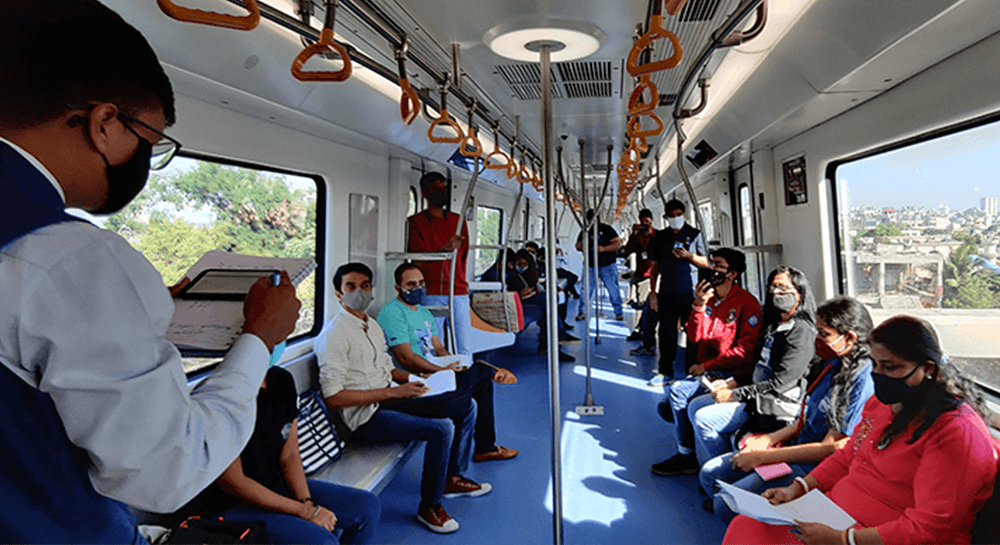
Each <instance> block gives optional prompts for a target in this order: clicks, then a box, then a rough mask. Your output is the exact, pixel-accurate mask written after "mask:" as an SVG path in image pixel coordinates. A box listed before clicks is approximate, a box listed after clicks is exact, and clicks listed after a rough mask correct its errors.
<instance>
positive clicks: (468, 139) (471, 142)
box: [458, 99, 483, 157]
mask: <svg viewBox="0 0 1000 545" xmlns="http://www.w3.org/2000/svg"><path fill="white" fill-rule="evenodd" d="M466 110H467V112H468V114H469V134H467V135H466V136H465V138H463V139H462V141H461V142H460V143H459V144H458V152H459V153H461V154H462V157H480V156H481V155H482V154H483V143H482V142H480V141H479V137H478V136H476V128H475V127H474V126H473V125H472V117H473V114H474V113H475V111H476V100H475V99H472V104H471V105H470V106H469V107H468V108H466ZM470 146H471V147H472V150H471V151H470V150H469V149H468V148H469V147H470Z"/></svg>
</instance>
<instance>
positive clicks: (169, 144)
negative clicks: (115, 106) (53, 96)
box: [66, 104, 181, 170]
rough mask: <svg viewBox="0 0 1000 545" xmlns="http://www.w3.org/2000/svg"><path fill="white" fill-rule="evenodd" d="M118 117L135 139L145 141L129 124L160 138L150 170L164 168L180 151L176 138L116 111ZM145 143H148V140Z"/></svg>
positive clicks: (85, 106) (77, 106)
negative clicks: (133, 124) (140, 127)
mask: <svg viewBox="0 0 1000 545" xmlns="http://www.w3.org/2000/svg"><path fill="white" fill-rule="evenodd" d="M66 107H68V108H70V109H73V110H92V109H94V108H96V107H97V104H67V105H66ZM118 117H119V118H121V119H122V120H124V121H127V122H128V123H124V122H123V123H122V125H125V128H126V129H128V130H129V131H130V132H131V133H132V134H134V135H136V137H138V138H142V139H143V140H146V139H145V138H143V137H142V136H141V135H140V134H139V133H138V132H136V131H135V129H133V128H132V127H131V126H129V123H135V124H137V125H141V126H142V127H144V128H146V129H147V130H149V131H152V132H153V133H154V134H156V135H157V136H159V137H160V140H159V141H157V142H155V143H153V153H152V156H151V157H150V159H149V168H150V169H151V170H160V169H162V168H164V167H166V166H167V165H168V164H169V163H170V160H171V159H173V158H174V155H176V154H177V152H178V151H179V150H180V149H181V143H180V141H178V140H177V139H176V138H172V137H170V136H167V135H166V134H163V133H162V132H160V131H158V130H156V129H154V128H153V127H151V126H149V124H148V123H143V122H142V121H140V120H138V119H136V118H135V117H134V116H131V115H129V114H127V113H125V112H123V111H121V109H119V110H118ZM146 141H147V142H148V141H149V140H146Z"/></svg>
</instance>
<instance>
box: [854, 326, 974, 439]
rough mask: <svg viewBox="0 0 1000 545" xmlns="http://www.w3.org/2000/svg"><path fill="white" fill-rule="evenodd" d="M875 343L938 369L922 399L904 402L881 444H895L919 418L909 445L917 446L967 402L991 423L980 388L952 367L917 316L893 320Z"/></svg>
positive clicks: (878, 333)
mask: <svg viewBox="0 0 1000 545" xmlns="http://www.w3.org/2000/svg"><path fill="white" fill-rule="evenodd" d="M871 342H872V344H879V345H881V346H883V347H885V349H886V350H888V351H889V352H892V353H893V354H895V355H896V356H899V357H900V358H903V359H904V360H906V361H909V362H911V363H913V364H915V365H918V366H919V365H923V364H925V363H926V362H927V361H931V362H933V363H934V365H935V366H936V367H937V372H936V373H935V374H934V375H932V380H931V381H930V384H929V385H927V386H925V387H923V388H922V391H921V395H920V396H919V397H918V398H916V399H913V400H910V401H909V402H906V401H904V402H903V408H902V410H900V411H899V414H897V415H896V417H895V418H894V419H893V420H892V422H891V423H890V424H889V425H888V426H887V427H886V428H885V431H883V432H882V438H881V442H889V441H892V440H893V439H895V438H896V437H898V436H899V435H901V434H902V433H903V432H904V431H906V428H907V427H908V426H909V425H910V423H911V422H913V420H914V419H916V418H918V417H919V418H920V420H921V421H920V425H918V426H917V428H916V429H915V430H913V435H911V436H910V438H909V439H908V440H907V441H906V442H907V443H908V444H913V443H915V442H916V441H917V440H918V439H920V437H921V436H922V435H923V434H924V432H926V431H927V430H928V429H929V428H930V427H931V426H933V425H934V422H935V421H937V419H938V417H939V416H941V415H942V414H944V413H946V412H948V411H953V410H955V409H957V408H958V406H959V405H961V403H962V402H963V401H965V402H966V403H968V404H969V405H970V406H971V407H972V408H973V409H975V410H976V411H977V412H979V414H980V415H981V416H983V418H984V419H986V420H987V421H989V414H990V413H989V411H988V410H987V409H986V408H985V405H984V403H983V396H982V393H981V392H980V391H979V388H977V387H976V385H975V384H973V383H972V381H970V380H969V379H967V378H965V377H964V376H962V374H961V373H959V372H958V370H957V369H955V367H954V366H952V365H951V364H950V363H948V361H947V359H946V358H945V357H944V353H943V352H942V350H941V344H940V343H939V342H938V337H937V333H935V332H934V328H933V327H931V325H930V324H929V323H927V322H926V321H924V320H921V319H920V318H915V317H913V316H905V315H900V316H893V317H892V318H889V319H888V320H886V321H884V322H882V323H881V324H879V326H878V327H876V328H875V330H874V331H872V335H871Z"/></svg>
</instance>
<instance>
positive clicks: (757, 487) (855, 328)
mask: <svg viewBox="0 0 1000 545" xmlns="http://www.w3.org/2000/svg"><path fill="white" fill-rule="evenodd" d="M871 331H872V319H871V315H870V314H868V309H866V308H865V306H864V305H863V304H861V303H860V302H858V301H857V300H856V299H852V298H850V297H835V298H833V299H831V300H829V301H827V302H826V303H824V304H823V305H822V306H820V307H819V308H818V309H817V310H816V343H815V347H816V354H817V355H818V356H819V357H820V358H822V359H823V364H822V365H821V366H816V367H815V370H814V372H813V373H812V375H813V376H811V377H809V378H810V380H809V387H808V388H807V395H806V398H805V400H803V403H802V408H801V409H800V410H799V415H798V418H796V419H795V422H793V423H791V424H789V425H788V426H785V427H784V428H781V429H780V430H777V431H775V432H772V433H766V434H765V433H761V434H756V435H751V436H749V437H748V438H747V439H746V440H745V446H744V447H743V448H742V450H740V451H739V452H736V453H732V452H730V453H727V454H723V455H722V456H717V457H715V458H712V459H711V460H709V461H708V462H706V463H705V465H704V466H702V468H701V472H700V473H699V479H700V480H701V486H702V488H703V489H704V490H707V491H709V492H711V493H714V492H715V491H716V486H717V485H716V481H723V482H727V483H734V484H735V485H736V487H737V488H740V489H743V490H748V491H750V492H753V493H755V494H759V493H761V492H763V491H764V490H765V489H766V488H776V487H779V486H785V485H788V484H790V483H791V482H792V479H794V478H795V477H800V476H803V475H806V474H808V473H809V472H810V471H811V470H812V469H813V468H814V467H816V464H817V463H819V462H820V461H822V460H823V459H824V458H826V457H827V456H829V455H831V454H833V453H834V452H836V451H837V450H839V449H840V448H842V447H843V446H844V445H846V444H847V440H848V438H849V436H850V435H851V434H852V433H853V432H854V427H855V426H856V425H857V424H858V422H860V421H861V410H862V408H863V407H864V405H865V402H867V401H868V398H870V397H871V396H872V393H874V386H873V385H872V378H871V360H870V359H869V348H868V339H869V336H870V335H871ZM751 431H753V430H751ZM774 464H783V465H784V466H785V467H786V468H787V469H785V471H790V473H789V474H786V475H783V476H779V477H777V478H775V479H773V480H765V477H767V476H768V475H767V471H766V469H767V468H769V467H772V466H773V465H774ZM755 468H761V471H760V473H758V472H755V471H754V469H755ZM702 505H703V506H704V507H705V508H706V509H707V510H714V511H715V514H716V515H718V516H719V518H721V519H722V520H724V521H726V522H729V521H730V520H732V518H733V517H735V516H736V514H735V513H733V512H732V511H731V510H730V509H729V507H728V506H727V505H726V503H725V502H724V501H723V500H722V498H721V497H720V496H718V495H716V496H715V498H714V499H708V500H705V503H703V504H702Z"/></svg>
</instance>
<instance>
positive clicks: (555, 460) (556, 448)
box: [540, 44, 563, 545]
mask: <svg viewBox="0 0 1000 545" xmlns="http://www.w3.org/2000/svg"><path fill="white" fill-rule="evenodd" d="M550 55H551V46H550V45H548V44H543V45H542V50H541V67H540V68H541V72H542V81H541V83H542V148H543V149H542V158H543V159H544V161H545V252H546V254H547V255H546V256H545V276H546V277H547V278H548V279H549V284H548V286H546V290H545V291H546V293H545V294H546V296H547V297H548V311H549V312H548V316H546V317H545V319H546V320H548V323H549V326H548V337H549V338H548V341H547V342H548V345H549V404H550V405H551V408H552V531H553V536H552V539H553V542H554V543H555V544H556V545H562V542H563V516H562V513H563V509H562V441H561V439H560V433H561V427H562V403H561V402H560V399H559V323H558V321H557V320H559V313H558V312H557V309H558V308H559V299H558V294H557V293H556V282H555V280H556V199H555V195H556V187H555V182H554V181H553V179H552V81H551V79H552V78H551V73H550V65H551V58H550Z"/></svg>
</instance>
